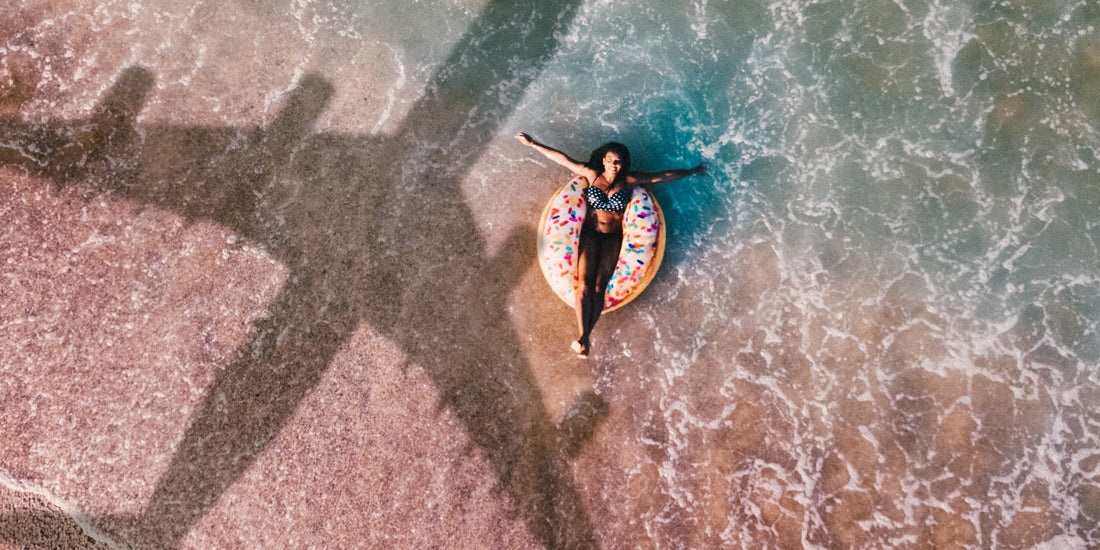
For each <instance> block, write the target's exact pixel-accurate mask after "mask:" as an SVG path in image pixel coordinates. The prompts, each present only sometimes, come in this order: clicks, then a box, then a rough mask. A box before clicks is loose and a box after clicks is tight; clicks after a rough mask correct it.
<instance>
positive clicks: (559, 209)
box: [538, 176, 665, 311]
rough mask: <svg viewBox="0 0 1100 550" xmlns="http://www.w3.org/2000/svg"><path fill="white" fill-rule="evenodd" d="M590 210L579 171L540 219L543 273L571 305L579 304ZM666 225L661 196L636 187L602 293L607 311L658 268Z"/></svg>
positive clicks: (646, 281) (625, 300) (636, 290)
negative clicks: (583, 236) (581, 248)
mask: <svg viewBox="0 0 1100 550" xmlns="http://www.w3.org/2000/svg"><path fill="white" fill-rule="evenodd" d="M586 212H587V209H586V207H585V200H584V179H583V178H581V177H580V176H577V177H576V178H573V180H572V181H570V182H569V183H566V184H565V185H563V186H562V187H561V189H558V191H557V192H556V193H554V196H553V197H551V198H550V202H549V203H548V204H547V205H546V208H545V209H544V210H543V212H542V219H541V220H540V221H539V242H538V254H539V265H540V266H541V267H542V274H543V276H544V277H545V278H546V282H548V283H550V288H552V289H553V290H554V293H555V294H557V295H558V297H560V298H561V299H562V300H563V301H564V302H565V303H567V304H569V306H570V307H573V306H574V305H575V304H576V294H575V293H576V289H577V283H578V279H577V244H578V242H579V241H580V232H581V225H582V224H583V223H584V216H585V213H586ZM664 228H665V219H664V215H663V214H662V213H661V207H660V206H659V205H658V204H657V201H656V200H654V198H653V196H652V195H651V194H650V193H649V192H648V191H647V190H646V189H645V188H643V187H640V186H639V187H635V188H634V193H633V195H632V196H631V198H630V202H629V203H627V205H626V211H625V212H624V213H623V246H622V248H621V249H620V250H619V262H618V265H616V266H615V272H614V273H613V274H612V276H611V281H610V282H608V285H607V292H606V293H605V295H604V306H603V309H604V311H611V310H613V309H617V308H619V307H622V306H623V305H626V304H627V303H628V302H630V301H631V300H633V299H634V298H635V297H636V296H637V295H638V294H640V293H641V292H642V291H643V290H645V287H646V286H647V285H649V281H650V280H652V279H653V277H654V276H655V275H656V274H657V270H658V269H659V268H660V266H661V258H662V257H663V256H664V252H665V232H664Z"/></svg>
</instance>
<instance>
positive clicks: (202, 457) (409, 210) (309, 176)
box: [0, 0, 595, 548]
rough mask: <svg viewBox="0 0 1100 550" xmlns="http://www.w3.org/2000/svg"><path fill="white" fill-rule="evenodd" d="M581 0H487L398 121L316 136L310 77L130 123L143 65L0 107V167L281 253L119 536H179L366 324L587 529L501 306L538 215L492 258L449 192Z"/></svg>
mask: <svg viewBox="0 0 1100 550" xmlns="http://www.w3.org/2000/svg"><path fill="white" fill-rule="evenodd" d="M578 3H579V0H557V1H552V2H529V3H528V2H513V1H510V0H493V1H491V2H490V3H489V4H488V5H487V6H486V8H485V9H484V11H483V12H482V13H481V15H480V16H479V18H478V20H477V21H476V22H475V23H474V24H473V25H472V26H471V27H470V29H469V31H468V32H467V33H466V35H465V36H464V37H463V38H462V40H461V41H460V42H459V44H458V45H457V46H456V48H455V50H454V51H453V52H452V54H451V55H450V57H449V58H448V60H447V62H446V63H444V65H443V67H444V68H443V69H441V70H440V72H439V73H438V74H436V75H435V77H434V78H433V79H432V81H431V83H430V85H429V87H428V88H427V91H426V93H425V95H424V97H423V98H422V99H421V100H419V101H418V103H417V104H416V105H415V106H414V108H413V109H412V110H411V112H410V115H409V116H408V118H407V119H406V121H405V122H404V125H403V127H402V128H401V129H400V131H399V132H397V133H396V134H395V135H393V136H388V137H370V136H358V135H346V134H335V133H323V132H322V133H311V128H312V124H313V122H314V121H315V120H316V118H317V117H318V116H319V115H320V113H321V112H323V110H324V108H325V105H326V103H327V101H328V99H329V97H330V96H331V94H332V91H333V90H332V87H331V85H330V84H328V83H327V82H326V81H325V80H324V79H322V78H321V77H319V76H307V77H304V78H303V79H302V80H301V81H300V82H299V84H298V86H297V88H296V89H295V90H293V91H292V92H291V93H290V94H289V96H288V97H287V98H286V99H285V104H284V106H283V108H282V110H281V111H280V113H279V115H278V116H277V118H276V120H275V121H274V122H273V123H272V124H271V125H270V126H269V127H267V128H211V127H186V126H173V125H141V124H138V123H137V122H136V119H137V115H138V114H139V113H140V111H141V109H142V106H143V104H144V102H145V100H146V99H147V96H148V94H149V93H150V91H151V90H152V88H153V82H154V75H153V74H151V73H150V72H149V71H147V70H145V69H142V68H130V69H127V70H126V71H124V73H123V74H122V75H121V76H120V77H119V79H118V81H117V82H116V83H115V85H114V87H113V88H112V90H111V91H110V92H109V94H108V96H107V97H106V98H105V100H104V101H103V102H102V103H101V104H100V105H99V106H98V107H97V108H96V110H95V111H94V113H93V114H92V116H91V117H90V118H88V119H85V120H72V121H52V122H49V123H46V124H35V123H27V122H24V121H23V120H21V119H18V118H6V119H0V130H2V131H3V132H4V134H5V135H6V136H7V140H6V144H0V165H4V166H8V167H22V168H23V169H25V170H26V171H27V172H29V173H32V174H35V175H37V176H44V177H48V178H50V179H52V180H53V181H54V182H55V184H56V185H57V186H59V187H64V186H71V187H77V188H80V189H83V190H84V192H86V193H88V194H89V195H92V196H98V195H111V196H118V197H120V198H125V199H127V200H132V201H135V202H137V203H139V204H142V205H147V206H150V207H156V208H161V209H166V210H169V211H172V212H175V213H177V214H178V215H180V216H183V217H185V218H187V219H188V220H209V221H213V222H215V223H218V224H221V225H224V226H225V227H228V228H231V229H232V230H234V231H235V232H237V233H238V234H240V235H241V236H243V237H245V238H247V239H250V240H251V241H253V242H255V243H258V244H259V245H260V246H262V247H263V248H264V249H265V250H266V251H267V252H268V253H270V254H272V255H273V256H275V257H277V258H278V259H279V260H280V261H281V262H282V263H283V264H284V265H285V266H287V268H288V269H289V270H290V274H289V276H288V278H287V282H286V284H285V286H284V288H282V290H281V292H280V294H279V296H278V298H277V299H276V300H275V302H274V303H273V304H272V305H271V306H270V307H269V308H268V309H269V310H270V312H271V315H270V316H269V317H267V318H265V319H263V320H261V321H259V322H258V323H257V324H256V325H255V326H253V327H252V330H251V332H250V339H249V342H248V343H247V344H246V345H245V346H244V347H242V348H241V349H239V350H238V353H237V357H236V359H235V360H234V361H233V362H232V363H231V364H229V365H227V366H226V367H225V369H224V370H222V371H221V372H220V373H219V374H218V376H217V378H216V380H215V382H214V383H213V385H212V387H210V388H209V389H208V391H207V394H206V397H205V400H204V402H203V404H202V405H201V407H200V409H199V410H198V412H197V414H196V415H195V416H194V417H193V420H192V423H191V424H190V426H189V427H188V429H187V431H186V433H185V434H184V437H183V439H182V441H181V443H180V444H179V446H178V447H177V449H176V451H175V455H174V456H173V458H172V460H171V464H170V466H169V467H168V469H167V473H166V474H165V475H164V476H163V477H162V478H161V480H160V481H159V483H158V486H157V488H156V490H155V492H154V493H153V495H152V498H151V499H150V501H149V504H148V506H147V508H146V509H145V511H144V513H143V514H142V516H141V517H138V518H114V519H113V521H114V522H115V523H119V524H123V525H126V527H123V528H122V530H123V531H124V532H126V537H125V538H126V539H129V540H133V541H135V542H136V543H137V544H139V545H141V546H146V545H155V546H159V547H176V546H179V544H180V542H181V541H182V540H183V537H184V536H185V535H186V534H187V533H188V532H189V531H190V529H191V528H192V527H193V526H194V525H195V524H196V522H197V521H198V520H199V519H200V518H202V517H203V515H205V514H206V512H208V511H209V510H210V508H211V507H212V506H213V505H214V504H215V502H216V501H217V500H218V498H219V497H220V496H221V495H222V493H223V492H224V491H225V490H226V489H227V488H228V487H229V486H230V485H231V484H233V483H234V482H235V481H237V480H238V479H239V478H240V477H241V475H242V474H243V473H244V471H245V470H246V469H247V468H248V467H249V466H250V465H251V464H252V463H253V462H254V461H255V460H256V459H257V457H258V456H259V455H260V454H261V453H262V452H263V451H264V449H265V448H266V447H267V445H268V444H269V443H271V441H272V440H273V439H274V438H275V437H276V436H277V435H278V433H279V431H280V430H281V429H282V428H283V426H284V425H285V424H286V423H287V422H288V420H289V419H290V417H291V416H292V415H293V413H294V411H295V410H296V409H297V408H298V406H299V404H300V403H301V401H302V399H303V398H304V397H305V395H306V394H307V393H308V392H309V391H310V390H311V389H312V388H314V387H315V386H316V385H317V384H318V383H319V382H320V380H321V378H322V376H323V374H324V372H325V370H326V369H327V367H328V365H329V364H330V362H331V361H332V359H333V358H334V356H335V355H336V353H337V351H338V349H339V348H340V347H341V346H342V345H344V344H345V343H346V341H347V340H348V338H349V337H350V335H351V334H352V332H353V331H354V330H356V328H357V327H358V326H359V325H360V324H361V323H363V322H366V323H369V324H370V325H371V326H372V327H374V328H375V329H376V330H378V331H379V332H381V333H382V334H384V335H385V336H386V337H388V338H390V339H391V340H392V341H394V342H395V343H397V344H398V345H399V346H400V348H401V349H402V350H403V351H404V352H405V353H406V355H407V356H408V358H409V361H410V362H411V363H415V364H416V365H419V366H420V367H422V368H423V369H424V370H425V371H426V372H427V373H428V375H429V376H430V378H431V380H432V381H433V382H434V384H435V385H436V386H437V388H438V390H439V393H440V395H441V400H442V402H441V403H440V406H441V407H447V408H449V409H450V410H451V411H453V413H454V414H455V415H456V416H457V417H458V418H459V419H460V420H461V421H462V422H463V423H464V424H465V428H466V430H467V432H468V434H469V437H470V439H471V441H472V442H473V443H475V444H476V445H477V446H479V447H480V448H481V449H482V450H483V451H484V454H485V456H486V457H487V459H488V461H489V463H490V464H491V465H492V468H493V470H494V471H495V474H496V476H497V479H498V481H499V486H500V488H501V489H502V490H503V491H504V493H505V494H507V495H508V496H509V498H510V500H511V502H512V503H513V505H514V507H515V509H516V511H517V513H518V514H519V515H520V517H522V518H524V519H525V521H526V523H527V525H528V527H529V529H530V531H531V532H532V534H533V535H535V537H536V538H537V539H538V540H539V541H540V542H542V543H543V544H545V545H546V546H547V547H551V548H566V547H568V548H584V547H594V546H595V538H594V536H593V533H592V527H591V525H590V522H589V520H588V517H587V514H586V512H585V510H584V507H583V506H582V504H581V500H580V497H579V495H578V493H577V490H576V488H575V486H574V484H573V482H572V477H571V474H570V471H569V469H568V465H567V462H566V461H567V459H568V456H567V455H572V454H574V453H575V446H576V443H575V442H568V443H567V444H564V445H563V443H562V441H561V438H560V433H559V430H558V429H557V427H555V425H554V423H553V421H552V420H551V418H550V417H549V415H548V413H547V411H546V410H545V408H544V406H543V404H542V400H541V398H540V392H539V389H538V387H537V385H536V382H535V380H534V378H533V376H532V374H531V370H530V366H529V364H528V362H527V360H526V358H525V357H524V354H523V351H522V348H521V346H520V341H519V338H518V335H517V334H516V332H515V329H514V328H513V326H512V324H511V321H510V319H509V315H508V313H507V311H508V309H507V304H506V300H507V297H508V294H509V292H510V290H511V289H512V288H513V287H514V286H515V284H516V282H517V281H518V279H519V278H520V276H521V275H522V274H523V272H524V271H525V270H526V269H527V268H528V267H529V265H530V263H531V262H530V259H531V258H532V256H533V247H534V245H533V242H534V238H533V229H530V228H528V229H523V230H519V231H516V232H515V233H513V234H512V235H510V236H509V238H508V240H507V242H506V244H505V246H504V247H503V248H502V249H501V252H500V253H499V254H498V255H497V256H496V257H492V258H489V257H487V254H486V247H485V243H484V242H483V240H482V239H481V238H480V236H479V235H478V233H477V231H476V230H475V227H476V224H475V220H474V219H473V215H472V212H471V211H470V209H469V207H468V206H467V205H466V204H465V203H464V201H463V199H462V192H461V189H460V184H461V181H462V178H463V176H464V174H465V173H466V170H467V167H469V166H471V165H472V164H473V163H474V161H475V160H476V159H477V157H478V156H479V155H480V153H481V152H482V151H483V150H484V149H485V148H486V147H487V146H488V143H489V141H490V140H491V139H492V138H493V136H494V134H495V132H496V131H497V130H498V129H499V127H500V125H501V124H502V122H503V121H504V119H505V118H506V117H507V115H508V114H509V113H510V112H511V111H512V110H513V109H514V107H515V105H516V104H517V103H518V101H519V100H520V98H521V94H522V93H523V91H524V90H525V89H526V87H527V86H528V85H529V84H530V83H531V81H532V80H533V79H534V77H535V76H536V75H537V74H538V72H539V69H541V68H542V67H543V66H544V65H545V64H546V62H547V61H548V60H549V58H550V57H551V56H552V54H553V52H554V51H555V50H556V48H557V43H556V39H557V38H556V37H558V36H561V34H563V32H564V28H565V27H566V26H567V25H569V23H570V21H571V20H572V18H573V16H574V15H575V13H576V10H577V4H578ZM520 4H522V5H520ZM505 81H507V82H510V83H512V84H513V85H510V86H498V84H499V83H500V82H505ZM393 159H402V160H401V161H398V162H394V160H393ZM588 431H591V430H588ZM567 448H568V449H572V450H571V451H568V452H566V451H563V449H567Z"/></svg>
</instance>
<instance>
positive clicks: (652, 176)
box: [626, 163, 707, 185]
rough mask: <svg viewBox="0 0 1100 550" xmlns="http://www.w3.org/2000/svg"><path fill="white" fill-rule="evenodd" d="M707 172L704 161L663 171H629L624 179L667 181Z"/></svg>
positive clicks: (646, 182)
mask: <svg viewBox="0 0 1100 550" xmlns="http://www.w3.org/2000/svg"><path fill="white" fill-rule="evenodd" d="M706 173H707V165H706V163H700V164H699V165H697V166H695V167H694V168H681V169H678V170H665V171H663V172H631V173H629V174H627V175H626V181H628V182H630V183H632V184H634V185H639V184H650V183H667V182H670V181H676V180H678V179H683V178H686V177H688V176H704V175H706Z"/></svg>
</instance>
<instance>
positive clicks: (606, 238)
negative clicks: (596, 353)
mask: <svg viewBox="0 0 1100 550" xmlns="http://www.w3.org/2000/svg"><path fill="white" fill-rule="evenodd" d="M586 233H589V234H587V235H586ZM621 246H622V234H620V233H614V234H608V233H598V232H596V231H590V232H583V233H581V242H580V246H579V250H578V257H577V275H578V278H579V279H580V288H578V289H577V304H576V310H577V325H578V328H579V329H580V333H581V336H580V338H579V339H577V342H576V343H575V344H574V345H573V349H574V351H576V352H577V353H578V354H580V355H582V356H586V355H588V351H589V348H590V337H591V335H592V328H593V327H595V326H596V321H598V320H599V318H600V313H602V312H603V302H604V293H605V292H606V291H607V283H608V281H610V280H611V275H612V274H613V273H614V272H615V264H616V263H618V261H619V248H620V247H621Z"/></svg>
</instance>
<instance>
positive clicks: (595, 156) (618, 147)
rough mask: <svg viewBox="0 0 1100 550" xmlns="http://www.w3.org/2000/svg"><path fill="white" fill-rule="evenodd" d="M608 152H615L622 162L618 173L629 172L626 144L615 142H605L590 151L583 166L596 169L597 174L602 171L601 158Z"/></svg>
mask: <svg viewBox="0 0 1100 550" xmlns="http://www.w3.org/2000/svg"><path fill="white" fill-rule="evenodd" d="M608 153H615V154H616V155H619V160H621V161H622V162H623V167H622V168H620V169H619V173H620V174H626V173H627V172H630V151H628V150H627V148H626V145H623V144H622V143H617V142H614V141H612V142H610V143H605V144H603V145H601V146H600V148H599V149H596V150H595V151H592V156H590V157H588V162H587V163H585V166H587V167H589V168H591V169H593V170H595V171H596V173H597V174H602V173H603V158H604V157H605V156H607V154H608Z"/></svg>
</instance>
